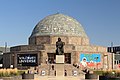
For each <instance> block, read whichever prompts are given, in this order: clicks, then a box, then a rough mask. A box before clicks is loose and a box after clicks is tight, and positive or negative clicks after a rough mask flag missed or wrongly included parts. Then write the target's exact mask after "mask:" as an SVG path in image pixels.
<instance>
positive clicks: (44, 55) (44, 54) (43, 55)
mask: <svg viewBox="0 0 120 80" xmlns="http://www.w3.org/2000/svg"><path fill="white" fill-rule="evenodd" d="M46 58H48V55H47V52H46V51H41V63H42V64H46Z"/></svg>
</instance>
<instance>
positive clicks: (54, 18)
mask: <svg viewBox="0 0 120 80" xmlns="http://www.w3.org/2000/svg"><path fill="white" fill-rule="evenodd" d="M58 38H61V40H62V42H64V43H65V45H64V56H65V59H64V66H65V70H68V69H69V68H68V67H70V69H69V71H72V70H73V69H74V67H73V64H76V63H77V64H78V65H79V66H80V67H88V68H90V69H108V68H109V69H111V68H112V65H111V64H112V55H111V54H108V53H107V48H106V47H102V46H96V45H91V44H90V43H89V38H88V36H87V34H86V33H85V31H84V29H83V26H82V25H81V24H80V23H79V22H78V21H77V20H76V19H74V18H72V17H69V16H67V15H64V14H60V13H58V14H53V15H49V16H47V17H45V18H44V19H42V20H41V21H40V22H38V24H37V25H36V26H35V28H34V29H33V31H32V34H31V35H30V37H29V41H28V42H29V44H28V45H20V46H14V47H11V48H10V54H11V57H10V59H11V60H9V61H10V62H9V61H8V59H7V58H4V67H9V66H10V65H13V66H14V67H17V68H19V69H22V68H29V67H31V66H33V67H34V66H37V67H39V68H40V69H41V70H42V69H44V70H46V71H47V72H48V69H49V68H48V64H54V65H55V60H56V42H57V41H58ZM6 55H7V54H6ZM108 60H109V63H108Z"/></svg>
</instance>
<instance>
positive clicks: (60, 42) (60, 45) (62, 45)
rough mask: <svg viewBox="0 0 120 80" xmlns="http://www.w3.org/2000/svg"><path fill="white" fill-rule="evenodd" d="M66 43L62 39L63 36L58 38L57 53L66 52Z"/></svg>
mask: <svg viewBox="0 0 120 80" xmlns="http://www.w3.org/2000/svg"><path fill="white" fill-rule="evenodd" d="M64 45H65V43H64V42H62V41H61V38H58V41H57V42H56V54H57V55H63V54H64V48H63V47H64Z"/></svg>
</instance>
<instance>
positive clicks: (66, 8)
mask: <svg viewBox="0 0 120 80" xmlns="http://www.w3.org/2000/svg"><path fill="white" fill-rule="evenodd" d="M57 12H60V13H63V14H66V15H69V16H71V17H73V18H75V19H77V20H78V21H79V22H80V23H81V24H82V26H83V27H84V29H85V31H86V33H87V35H88V36H89V38H90V42H91V44H95V45H102V46H110V43H111V42H113V43H114V45H120V35H119V32H120V0H0V46H4V44H5V42H7V44H8V46H16V45H25V44H28V38H29V36H30V34H31V32H32V30H33V28H34V26H35V25H36V24H37V23H38V22H39V21H40V20H41V19H43V18H44V17H46V16H48V15H51V14H55V13H57Z"/></svg>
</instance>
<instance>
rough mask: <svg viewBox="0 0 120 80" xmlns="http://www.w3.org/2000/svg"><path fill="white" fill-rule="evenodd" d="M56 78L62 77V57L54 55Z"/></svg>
mask: <svg viewBox="0 0 120 80" xmlns="http://www.w3.org/2000/svg"><path fill="white" fill-rule="evenodd" d="M56 76H64V55H56Z"/></svg>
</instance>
